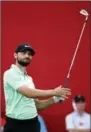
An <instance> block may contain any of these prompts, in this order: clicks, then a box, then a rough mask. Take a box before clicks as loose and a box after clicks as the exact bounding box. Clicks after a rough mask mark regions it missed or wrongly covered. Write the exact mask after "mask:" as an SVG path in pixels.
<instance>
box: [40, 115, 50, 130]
mask: <svg viewBox="0 0 91 132" xmlns="http://www.w3.org/2000/svg"><path fill="white" fill-rule="evenodd" d="M38 119H39V122H40V127H41V129H40V132H48V131H47V128H46V124H45V122H44V120H43V118H42V117H41V116H40V115H38Z"/></svg>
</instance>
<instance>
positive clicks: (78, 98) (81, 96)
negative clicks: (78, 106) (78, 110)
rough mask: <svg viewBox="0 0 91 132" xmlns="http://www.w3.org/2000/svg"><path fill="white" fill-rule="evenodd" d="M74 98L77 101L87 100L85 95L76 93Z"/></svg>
mask: <svg viewBox="0 0 91 132" xmlns="http://www.w3.org/2000/svg"><path fill="white" fill-rule="evenodd" d="M73 100H74V102H75V103H79V102H85V101H86V100H85V97H84V96H83V95H76V96H75V97H74V99H73Z"/></svg>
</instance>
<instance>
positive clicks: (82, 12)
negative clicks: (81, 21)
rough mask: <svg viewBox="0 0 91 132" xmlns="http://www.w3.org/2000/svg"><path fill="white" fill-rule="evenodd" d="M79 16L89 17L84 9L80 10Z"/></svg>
mask: <svg viewBox="0 0 91 132" xmlns="http://www.w3.org/2000/svg"><path fill="white" fill-rule="evenodd" d="M80 14H82V15H84V16H88V15H89V14H88V12H87V11H86V10H84V9H82V10H81V11H80Z"/></svg>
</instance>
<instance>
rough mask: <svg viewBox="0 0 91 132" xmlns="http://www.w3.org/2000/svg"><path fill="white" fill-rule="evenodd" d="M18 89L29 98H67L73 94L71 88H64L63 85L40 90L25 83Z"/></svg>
mask: <svg viewBox="0 0 91 132" xmlns="http://www.w3.org/2000/svg"><path fill="white" fill-rule="evenodd" d="M17 91H18V92H20V93H21V94H23V95H24V96H26V97H28V98H38V97H50V96H58V97H62V98H64V99H66V98H68V95H71V92H70V89H68V88H62V87H61V86H59V87H57V88H55V89H53V90H39V89H32V88H28V86H25V85H23V86H21V87H19V88H18V89H17Z"/></svg>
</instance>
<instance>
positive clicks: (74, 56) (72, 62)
mask: <svg viewBox="0 0 91 132" xmlns="http://www.w3.org/2000/svg"><path fill="white" fill-rule="evenodd" d="M87 18H88V17H86V19H85V22H84V24H83V27H82V30H81V34H80V37H79V40H78V43H77V47H76V50H75V52H74V55H73V58H72V61H71V65H70V68H69V71H68V74H67V78H69V77H70V73H71V70H72V67H73V64H74V61H75V58H76V55H77V51H78V48H79V45H80V42H81V38H82V35H83V32H84V29H85V26H86V22H87Z"/></svg>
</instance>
